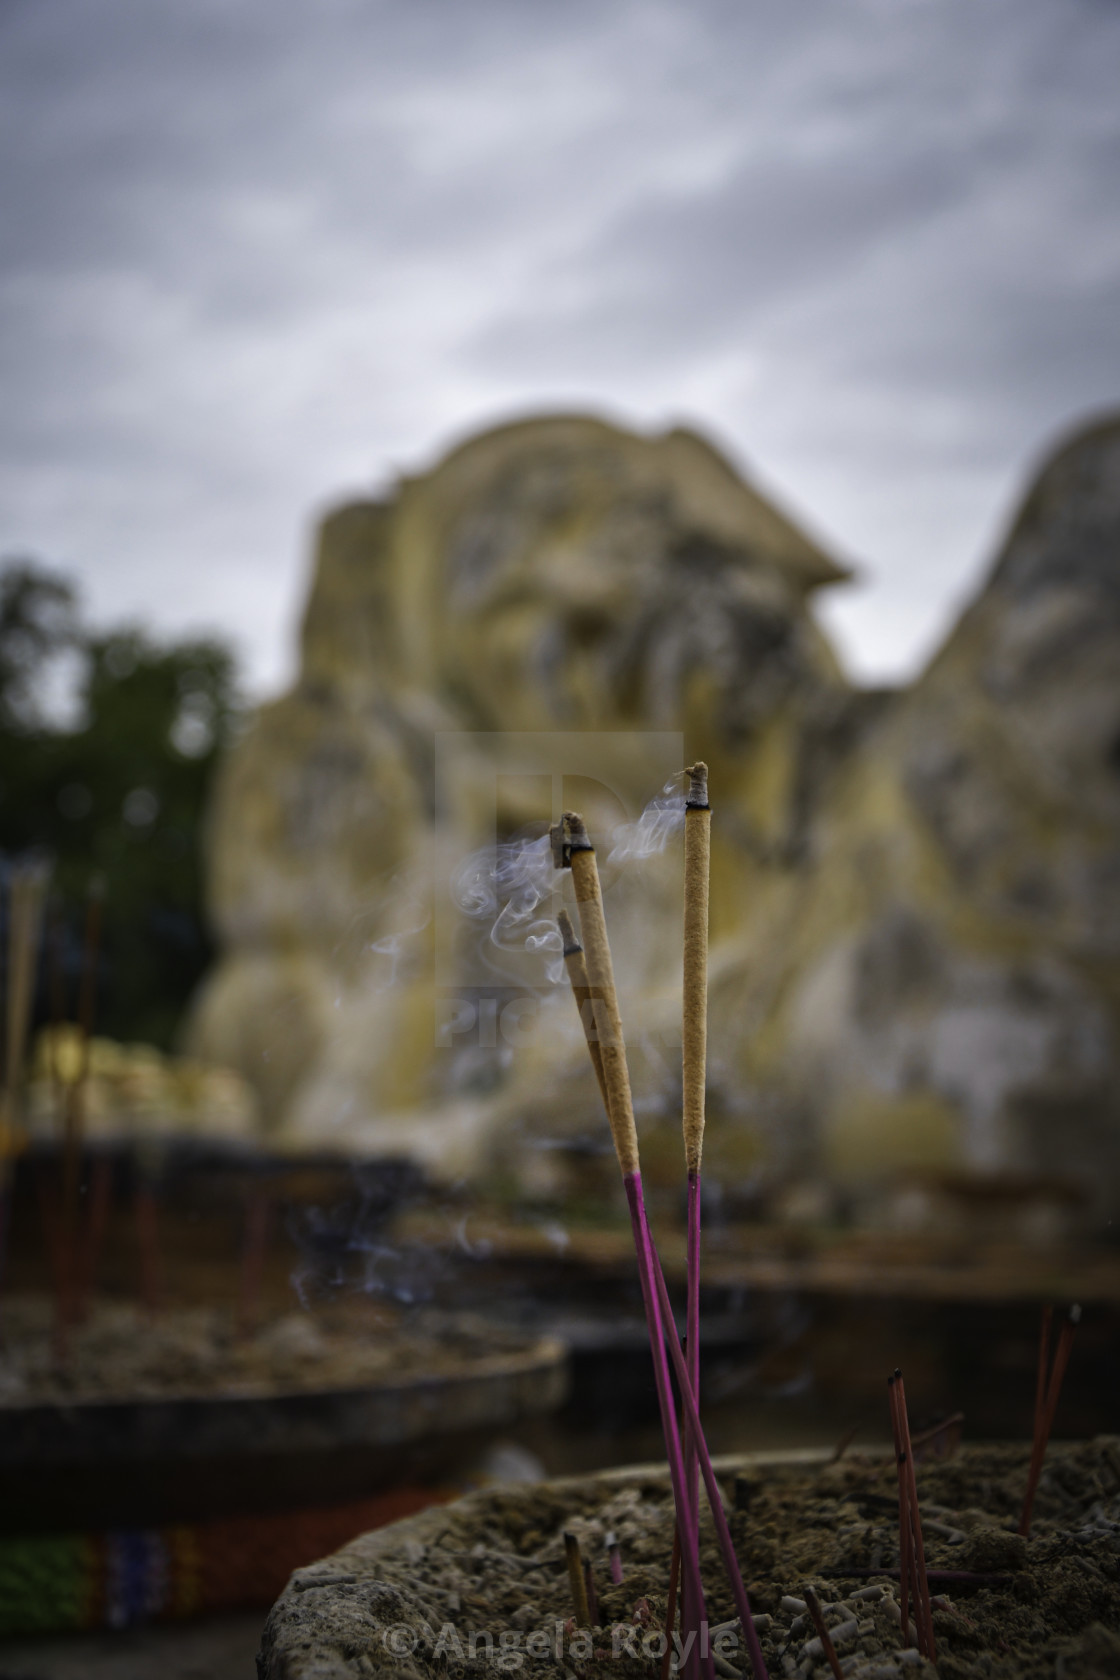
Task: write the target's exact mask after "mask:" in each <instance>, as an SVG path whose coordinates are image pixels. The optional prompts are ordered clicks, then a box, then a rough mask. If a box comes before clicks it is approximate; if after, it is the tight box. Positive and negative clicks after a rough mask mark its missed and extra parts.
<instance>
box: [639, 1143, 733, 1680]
mask: <svg viewBox="0 0 1120 1680" xmlns="http://www.w3.org/2000/svg"><path fill="white" fill-rule="evenodd" d="M622 1182H623V1184H624V1185H625V1186H626V1200H627V1202H628V1203H629V1204H630V1223H631V1226H632V1227H633V1231H634V1248H635V1250H636V1252H637V1256H638V1277H639V1280H640V1282H641V1286H642V1302H643V1305H644V1306H645V1310H646V1324H647V1325H648V1327H649V1343H650V1351H651V1353H652V1354H653V1376H654V1381H655V1383H656V1384H657V1400H658V1405H659V1406H660V1408H661V1427H662V1430H663V1432H664V1435H665V1451H666V1454H667V1456H668V1459H669V1476H670V1479H671V1481H672V1484H673V1503H674V1505H675V1507H676V1512H677V1527H678V1529H679V1531H680V1536H681V1573H682V1576H683V1584H684V1585H685V1586H687V1589H688V1590H687V1592H686V1594H685V1603H684V1605H683V1606H682V1609H683V1610H684V1611H685V1612H686V1614H682V1617H681V1631H682V1633H683V1634H684V1635H685V1637H686V1638H687V1636H688V1634H689V1632H690V1631H693V1632H695V1633H696V1634H697V1635H698V1636H699V1634H700V1630H701V1626H702V1625H703V1624H706V1622H707V1619H708V1612H707V1606H706V1603H705V1600H704V1588H703V1585H702V1584H701V1581H700V1539H699V1533H698V1529H697V1527H696V1524H695V1513H694V1512H693V1510H692V1508H691V1506H690V1505H689V1502H688V1497H687V1489H686V1487H685V1477H684V1456H683V1454H682V1452H681V1438H680V1431H679V1430H678V1428H677V1413H676V1408H675V1406H674V1404H673V1385H672V1381H671V1379H670V1377H669V1364H668V1361H667V1359H666V1358H665V1341H666V1337H665V1332H664V1330H663V1328H662V1324H661V1314H662V1312H669V1313H670V1322H672V1316H671V1308H670V1307H669V1304H668V1297H667V1296H666V1297H665V1301H664V1304H659V1300H658V1290H657V1282H656V1278H657V1276H658V1275H660V1266H659V1263H658V1261H657V1259H656V1256H655V1252H654V1248H653V1239H652V1237H651V1236H650V1233H649V1226H648V1224H647V1223H646V1209H645V1201H644V1198H643V1196H642V1175H641V1173H640V1172H632V1173H625V1174H624V1175H623V1179H622ZM672 1340H673V1342H674V1343H675V1344H677V1347H678V1352H679V1343H677V1331H676V1325H675V1323H674V1324H673V1335H672ZM685 1381H686V1382H687V1378H686V1379H685ZM693 1411H694V1412H695V1406H694V1407H693ZM704 1643H705V1645H706V1643H707V1641H706V1640H705V1641H704ZM705 1655H706V1658H707V1661H706V1663H705V1667H706V1668H707V1669H708V1670H709V1671H711V1669H712V1663H711V1654H710V1653H705ZM696 1656H697V1647H696V1645H695V1644H694V1645H693V1647H692V1650H691V1652H690V1653H689V1667H690V1668H691V1667H692V1666H693V1664H694V1662H695V1660H696Z"/></svg>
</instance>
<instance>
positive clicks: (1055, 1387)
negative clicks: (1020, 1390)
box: [1019, 1306, 1081, 1539]
mask: <svg viewBox="0 0 1120 1680" xmlns="http://www.w3.org/2000/svg"><path fill="white" fill-rule="evenodd" d="M1051 1316H1052V1312H1051V1309H1050V1308H1049V1307H1045V1308H1044V1309H1043V1314H1042V1337H1041V1345H1040V1347H1039V1352H1038V1384H1037V1388H1036V1391H1035V1414H1034V1442H1033V1445H1032V1447H1031V1466H1030V1471H1029V1472H1028V1475H1027V1493H1026V1498H1025V1499H1024V1500H1023V1514H1022V1516H1021V1517H1020V1518H1019V1533H1020V1534H1021V1535H1022V1536H1023V1538H1024V1539H1029V1537H1030V1532H1031V1512H1032V1511H1033V1509H1034V1496H1035V1494H1036V1492H1037V1491H1038V1479H1039V1477H1040V1476H1041V1475H1042V1461H1043V1459H1044V1458H1045V1457H1046V1446H1047V1443H1048V1442H1049V1440H1050V1431H1051V1430H1052V1429H1053V1427H1054V1417H1055V1414H1056V1412H1057V1410H1058V1399H1059V1397H1060V1395H1061V1392H1062V1382H1063V1380H1064V1378H1065V1374H1066V1367H1067V1365H1068V1364H1069V1356H1070V1354H1071V1353H1072V1351H1073V1337H1074V1333H1075V1331H1076V1330H1077V1326H1078V1325H1079V1324H1080V1322H1081V1308H1080V1307H1079V1306H1072V1307H1071V1308H1070V1309H1069V1312H1068V1313H1067V1314H1066V1318H1065V1322H1064V1323H1063V1325H1062V1328H1061V1330H1060V1331H1059V1332H1058V1346H1057V1350H1056V1351H1055V1354H1054V1364H1053V1366H1052V1367H1051V1370H1050V1382H1049V1386H1048V1387H1047V1388H1046V1391H1045V1400H1044V1401H1043V1399H1042V1396H1043V1381H1044V1376H1045V1366H1046V1358H1047V1355H1048V1353H1049V1341H1050V1320H1051Z"/></svg>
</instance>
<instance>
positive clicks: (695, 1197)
mask: <svg viewBox="0 0 1120 1680" xmlns="http://www.w3.org/2000/svg"><path fill="white" fill-rule="evenodd" d="M685 1351H686V1353H687V1355H688V1377H689V1382H690V1383H691V1385H692V1392H693V1395H694V1396H695V1398H696V1407H697V1410H699V1407H700V1173H699V1171H698V1170H697V1169H696V1168H693V1169H692V1170H691V1171H690V1172H689V1175H688V1308H687V1318H686V1321H685ZM684 1467H685V1480H686V1482H687V1484H688V1497H689V1499H690V1500H691V1502H692V1506H693V1509H694V1511H695V1512H696V1521H697V1523H699V1521H700V1486H699V1480H698V1477H697V1462H696V1442H695V1441H694V1440H693V1437H692V1427H691V1425H690V1424H689V1423H688V1420H687V1418H686V1420H685V1432H684Z"/></svg>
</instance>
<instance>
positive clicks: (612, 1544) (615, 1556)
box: [604, 1534, 622, 1587]
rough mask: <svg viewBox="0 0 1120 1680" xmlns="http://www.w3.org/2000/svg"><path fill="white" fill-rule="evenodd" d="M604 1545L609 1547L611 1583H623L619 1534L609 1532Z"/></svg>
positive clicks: (619, 1584) (618, 1584)
mask: <svg viewBox="0 0 1120 1680" xmlns="http://www.w3.org/2000/svg"><path fill="white" fill-rule="evenodd" d="M604 1545H605V1546H606V1548H607V1558H608V1567H609V1568H610V1572H611V1583H612V1585H614V1586H616V1587H620V1586H621V1585H622V1547H621V1546H620V1545H619V1543H618V1535H617V1534H608V1535H607V1537H606V1539H605V1541H604Z"/></svg>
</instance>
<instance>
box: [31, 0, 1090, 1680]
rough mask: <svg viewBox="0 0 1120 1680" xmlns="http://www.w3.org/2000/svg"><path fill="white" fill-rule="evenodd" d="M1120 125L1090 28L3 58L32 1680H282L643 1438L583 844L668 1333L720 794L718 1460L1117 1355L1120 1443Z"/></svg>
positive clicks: (763, 20)
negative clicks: (684, 1015) (1043, 1340)
mask: <svg viewBox="0 0 1120 1680" xmlns="http://www.w3.org/2000/svg"><path fill="white" fill-rule="evenodd" d="M1118 69H1120V12H1118V11H1117V9H1116V7H1115V6H1114V5H1112V4H1109V3H1105V0H1076V3H1074V4H1071V5H1067V6H1061V7H1059V6H1055V5H1052V4H1049V3H1047V0H1028V3H1026V4H1024V3H1022V0H1020V3H1018V4H1016V5H1011V4H1004V3H1002V0H994V3H992V4H988V5H986V6H984V7H983V8H978V7H975V6H972V5H967V4H964V3H963V0H962V3H956V0H949V3H947V4H933V3H932V0H907V3H905V4H898V3H896V0H892V3H887V0H841V3H839V4H838V3H837V0H829V3H827V4H826V3H820V4H815V3H811V0H807V3H806V4H804V5H801V6H799V7H797V8H789V7H780V6H777V5H770V6H762V5H756V6H750V7H743V6H731V5H724V4H721V3H716V0H712V3H708V0H701V3H699V4H690V5H688V6H685V5H678V4H675V3H672V4H658V3H656V0H647V3H643V4H641V5H636V4H625V3H617V4H616V3H608V4H602V3H600V4H597V5H595V6H590V5H583V4H581V3H579V0H577V3H575V4H568V5H564V6H556V5H537V6H532V7H527V6H523V5H516V4H512V3H504V0H493V3H488V0H469V3H466V4H462V3H460V4H456V5H450V4H447V3H445V0H418V3H413V4H411V5H404V4H401V3H398V0H381V3H374V0H327V3H325V4H322V5H320V6H318V7H316V8H314V9H313V10H310V11H309V10H307V9H306V8H297V7H294V6H289V5H285V4H280V5H277V4H273V5H270V6H268V7H265V6H263V5H260V4H256V3H255V0H253V3H249V4H243V5H241V6H240V7H238V8H235V9H231V8H229V7H225V6H220V5H217V4H210V3H208V0H197V3H194V4H191V5H180V6H172V7H164V8H159V9H156V10H153V9H152V8H150V7H141V6H139V5H135V4H132V3H130V0H105V3H103V4H102V5H101V6H99V7H98V8H96V10H91V9H90V8H88V7H86V6H83V5H81V4H78V3H77V0H73V3H72V0H45V3H42V0H41V3H40V4H37V5H34V6H32V5H30V4H26V3H24V0H8V3H7V4H6V5H5V6H4V7H3V8H0V86H2V90H3V98H2V100H0V130H2V135H3V144H2V145H0V195H2V203H3V211H2V214H3V226H4V229H5V237H4V239H3V241H2V242H0V320H2V323H3V326H2V333H0V358H2V367H3V390H4V394H5V401H4V403H3V405H2V408H0V860H2V900H3V902H2V924H0V948H2V963H0V971H2V976H3V1026H4V1033H3V1088H2V1103H3V1114H2V1131H0V1337H2V1340H3V1346H2V1348H0V1407H2V1408H3V1413H2V1415H3V1417H4V1423H5V1427H4V1430H3V1432H2V1433H3V1436H4V1441H3V1444H0V1486H2V1488H3V1495H4V1496H3V1499H2V1500H0V1509H2V1514H0V1524H2V1526H3V1533H0V1637H2V1639H3V1641H4V1643H3V1644H2V1645H0V1675H4V1674H10V1675H15V1674H19V1675H21V1676H27V1675H30V1674H35V1675H40V1676H58V1677H59V1680H62V1677H63V1676H66V1675H69V1674H75V1675H76V1674H79V1673H80V1674H95V1673H102V1672H104V1673H106V1674H109V1673H112V1674H114V1675H117V1674H119V1675H125V1674H135V1675H146V1674H148V1673H155V1672H160V1673H161V1674H165V1675H173V1674H176V1673H182V1674H183V1675H186V1674H187V1673H197V1672H206V1673H208V1674H213V1675H222V1676H224V1675H225V1674H226V1673H230V1674H234V1673H242V1672H245V1673H248V1672H251V1664H252V1653H253V1650H254V1649H255V1642H256V1633H257V1629H258V1627H259V1623H260V1619H261V1615H262V1614H263V1608H264V1607H266V1606H267V1604H268V1603H269V1602H270V1601H271V1599H272V1598H273V1597H274V1596H275V1594H276V1593H277V1592H278V1591H279V1590H280V1588H281V1587H282V1586H283V1583H284V1580H285V1579H286V1576H287V1574H288V1572H289V1570H290V1569H291V1568H293V1567H296V1566H297V1565H299V1564H300V1563H303V1562H306V1561H308V1560H309V1559H310V1558H312V1557H315V1556H319V1555H322V1553H324V1552H325V1551H328V1550H330V1549H331V1548H332V1547H334V1546H336V1545H338V1544H340V1543H342V1542H343V1541H344V1540H346V1539H347V1538H349V1537H350V1536H351V1535H353V1534H354V1533H356V1532H360V1531H361V1530H362V1529H363V1528H368V1527H370V1526H373V1525H374V1524H376V1523H378V1522H383V1521H386V1520H391V1519H392V1517H393V1516H396V1515H399V1514H402V1513H403V1512H405V1511H408V1510H412V1509H416V1508H419V1507H420V1506H421V1505H423V1504H424V1503H427V1502H430V1501H431V1500H432V1499H435V1498H439V1497H447V1496H448V1494H449V1493H450V1492H453V1491H454V1490H456V1489H458V1488H461V1487H463V1486H467V1485H471V1484H472V1483H473V1482H476V1481H478V1480H480V1479H485V1478H487V1477H502V1476H507V1477H508V1476H513V1477H522V1478H525V1477H534V1476H539V1475H543V1474H545V1473H560V1472H564V1471H568V1470H574V1469H581V1468H585V1467H586V1468H594V1467H599V1466H602V1465H607V1464H612V1463H623V1462H627V1461H630V1460H634V1459H641V1458H644V1457H651V1456H657V1453H658V1445H657V1425H656V1408H655V1403H654V1397H653V1393H652V1383H651V1380H650V1378H649V1374H648V1360H649V1355H648V1349H644V1330H643V1326H642V1323H641V1307H640V1300H639V1298H638V1296H637V1291H636V1278H635V1276H634V1270H633V1263H632V1258H631V1257H630V1256H629V1254H628V1246H629V1234H628V1231H627V1228H626V1215H625V1204H624V1201H623V1198H622V1195H621V1185H620V1181H619V1175H618V1170H617V1166H616V1164H615V1161H614V1158H613V1155H612V1154H611V1152H610V1143H609V1136H608V1133H607V1128H606V1124H605V1121H604V1119H603V1117H602V1113H601V1108H600V1105H599V1101H598V1096H597V1092H596V1088H595V1084H594V1080H593V1078H592V1075H591V1072H590V1068H589V1066H588V1065H587V1058H586V1054H585V1051H584V1047H583V1044H582V1039H581V1034H580V1029H579V1023H578V1019H577V1017H576V1014H575V1011H574V1008H573V1006H572V1002H571V997H570V994H569V993H568V992H567V990H566V981H565V980H564V975H563V970H562V965H561V963H560V961H559V942H558V938H557V936H556V934H555V931H554V930H555V913H556V910H557V908H558V907H559V905H560V903H561V902H562V901H563V900H564V897H565V894H567V896H568V898H569V900H570V889H568V888H565V887H564V885H563V881H562V877H561V876H559V875H557V874H556V873H555V872H554V871H553V869H552V865H551V857H550V855H549V848H548V842H547V829H548V825H549V823H550V822H551V821H553V820H555V818H556V816H558V815H559V812H560V811H561V810H562V809H565V808H568V807H571V806H575V807H577V808H579V809H581V810H583V811H584V812H585V814H586V815H587V817H588V820H589V824H590V826H591V829H592V833H593V837H594V839H595V842H596V846H597V848H598V851H599V854H600V860H601V865H602V869H603V878H604V886H605V892H606V905H607V915H608V921H609V924H610V928H611V934H612V940H613V942H614V949H615V959H616V966H617V969H618V978H619V984H620V992H621V1000H622V1006H623V1016H624V1020H625V1023H626V1026H627V1031H628V1036H629V1042H630V1054H631V1064H632V1072H633V1078H634V1085H635V1092H636V1097H637V1108H638V1123H639V1131H640V1136H641V1143H642V1156H643V1169H644V1176H645V1180H646V1184H647V1189H648V1193H649V1196H650V1201H651V1207H652V1210H653V1213H654V1218H655V1223H656V1224H657V1227H658V1231H659V1238H660V1241H661V1245H662V1249H663V1253H664V1256H665V1259H666V1264H667V1267H668V1269H669V1271H670V1273H671V1281H672V1282H673V1285H674V1287H675V1288H678V1289H679V1288H680V1287H681V1285H682V1284H683V1278H684V1239H683V1218H684V1196H685V1184H684V1162H683V1148H682V1145H681V1139H680V1125H679V1108H680V1022H679V1016H680V979H681V954H680V916H681V839H680V826H681V815H680V807H681V801H682V788H681V783H680V780H679V775H678V772H679V771H680V770H681V768H682V767H683V765H684V764H686V763H688V762H691V760H692V759H693V758H696V757H703V758H704V759H706V760H707V761H708V762H709V763H710V765H711V768H712V804H713V807H714V816H713V862H712V870H713V874H712V913H711V935H712V951H711V964H712V968H711V1001H710V1046H709V1055H710V1064H709V1086H708V1133H707V1139H706V1145H705V1185H704V1197H705V1200H704V1211H705V1228H706V1233H707V1235H706V1250H705V1268H706V1270H705V1293H704V1315H705V1322H704V1347H703V1361H704V1363H703V1394H702V1398H703V1401H704V1405H705V1411H706V1415H707V1417H708V1419H709V1422H710V1439H711V1441H712V1445H713V1448H717V1449H718V1450H721V1451H741V1450H748V1449H750V1448H751V1447H754V1446H786V1445H798V1444H806V1443H812V1444H836V1443H838V1442H839V1441H841V1440H842V1439H843V1438H845V1437H846V1436H848V1435H849V1434H850V1433H851V1432H852V1431H853V1430H856V1431H859V1435H858V1437H857V1438H859V1439H861V1440H864V1441H867V1442H871V1441H874V1440H877V1439H880V1438H882V1437H883V1436H884V1435H885V1433H886V1429H885V1425H886V1417H885V1413H884V1408H883V1405H882V1384H883V1377H884V1375H885V1374H886V1372H887V1371H889V1370H891V1369H893V1367H894V1366H895V1365H896V1364H900V1363H901V1364H903V1365H905V1366H906V1368H907V1377H908V1385H909V1389H910V1392H911V1394H912V1404H913V1406H914V1409H915V1425H916V1427H921V1426H923V1425H928V1426H933V1425H936V1424H938V1423H939V1422H942V1421H943V1420H945V1419H956V1420H957V1421H956V1422H954V1423H953V1425H952V1428H953V1429H954V1430H958V1431H959V1430H960V1429H962V1428H963V1430H964V1432H965V1434H966V1435H967V1436H969V1437H971V1438H1002V1437H1007V1436H1012V1437H1021V1436H1025V1435H1026V1433H1027V1432H1028V1431H1029V1427H1030V1417H1031V1409H1032V1404H1033V1398H1034V1368H1035V1357H1036V1347H1037V1335H1038V1315H1039V1309H1040V1306H1042V1305H1043V1304H1045V1303H1054V1304H1057V1305H1064V1304H1068V1303H1069V1302H1072V1301H1075V1300H1076V1301H1078V1302H1080V1303H1081V1305H1082V1306H1083V1308H1084V1318H1083V1322H1082V1326H1081V1329H1080V1330H1079V1332H1078V1341H1077V1345H1076V1348H1075V1351H1074V1354H1073V1359H1072V1363H1071V1367H1070V1373H1069V1378H1068V1383H1067V1387H1066V1389H1065V1391H1064V1393H1063V1400H1062V1415H1061V1416H1060V1417H1059V1422H1058V1430H1059V1433H1065V1434H1068V1435H1085V1434H1091V1433H1093V1432H1096V1431H1101V1430H1112V1429H1115V1428H1116V1415H1115V1400H1114V1396H1115V1394H1116V1393H1117V1392H1118V1389H1117V1378H1118V1377H1120V1369H1118V1366H1120V1360H1118V1350H1117V1342H1116V1330H1117V1324H1118V1309H1120V1252H1118V1251H1117V1247H1116V1231H1117V1218H1118V1213H1120V1085H1118V1068H1120V838H1118V836H1120V332H1118V329H1117V321H1118V320H1120V216H1118V210H1120V205H1118V198H1120V186H1118V182H1120V116H1118V114H1117V106H1116V99H1115V87H1116V80H1117V72H1118ZM558 883H559V884H558ZM421 1391H423V1393H424V1394H425V1395H427V1396H428V1399H427V1400H426V1401H425V1402H424V1403H423V1404H421V1402H420V1399H419V1398H418V1396H419V1394H420V1393H421ZM433 1395H434V1396H435V1397H436V1398H435V1399H434V1400H433V1399H432V1396H433ZM960 1414H963V1421H962V1420H961V1418H960ZM163 1623H166V1624H168V1625H167V1626H166V1627H164V1626H162V1625H161V1624H163ZM176 1665H178V1666H177V1667H176ZM192 1665H193V1666H192Z"/></svg>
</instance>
